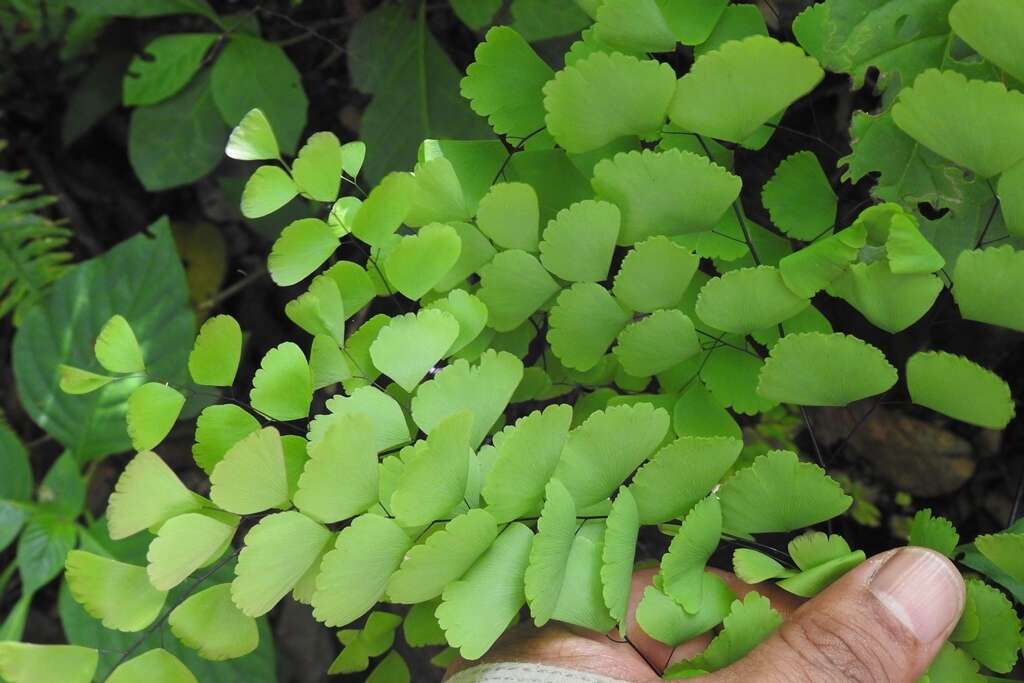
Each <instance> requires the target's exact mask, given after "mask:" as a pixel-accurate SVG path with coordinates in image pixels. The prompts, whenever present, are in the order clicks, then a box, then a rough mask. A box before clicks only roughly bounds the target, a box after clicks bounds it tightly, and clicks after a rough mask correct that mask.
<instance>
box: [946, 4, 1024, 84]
mask: <svg viewBox="0 0 1024 683" xmlns="http://www.w3.org/2000/svg"><path fill="white" fill-rule="evenodd" d="M949 24H950V26H951V27H952V28H953V30H954V31H955V32H956V34H957V35H958V36H959V37H960V38H962V39H963V40H964V42H966V43H967V44H968V45H970V46H971V47H972V48H974V50H975V51H976V52H977V53H978V54H980V55H981V56H982V57H984V58H985V59H986V60H988V61H990V62H992V63H993V64H995V65H996V66H998V67H999V68H1000V69H1002V70H1004V71H1006V72H1007V73H1008V74H1009V75H1010V76H1013V77H1014V78H1016V79H1017V80H1018V81H1024V55H1021V52H1020V45H1019V44H1018V40H1019V38H1020V36H1021V35H1022V33H1024V8H1022V7H1021V6H1020V4H1019V3H1016V2H1013V0H960V1H959V2H957V3H956V4H955V5H953V9H952V10H951V11H950V13H949Z"/></svg>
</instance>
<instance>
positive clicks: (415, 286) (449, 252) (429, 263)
mask: <svg viewBox="0 0 1024 683" xmlns="http://www.w3.org/2000/svg"><path fill="white" fill-rule="evenodd" d="M461 251H462V241H461V240H460V239H459V234H458V233H457V232H456V231H455V228H453V227H451V226H449V225H445V224H443V223H430V224H429V225H426V226H424V227H422V228H420V230H419V231H418V232H417V233H416V234H414V235H405V236H403V237H402V238H401V240H400V241H399V242H398V244H397V245H396V246H395V248H394V249H392V250H391V251H390V252H389V253H388V256H387V259H385V261H384V264H383V267H384V272H385V273H386V274H387V278H388V282H390V283H391V284H392V285H394V287H395V289H397V290H398V291H399V292H401V293H402V294H404V295H405V296H406V297H408V298H410V299H419V298H420V297H422V296H423V295H424V294H426V293H427V292H429V291H430V290H431V289H433V287H434V286H435V285H436V284H437V283H438V282H440V281H441V278H443V277H444V276H445V275H446V274H447V273H448V272H450V271H451V269H452V268H453V267H454V266H455V264H456V263H458V260H459V254H460V253H461Z"/></svg>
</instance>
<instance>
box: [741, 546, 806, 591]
mask: <svg viewBox="0 0 1024 683" xmlns="http://www.w3.org/2000/svg"><path fill="white" fill-rule="evenodd" d="M732 568H733V572H734V573H735V574H736V576H737V577H738V578H739V579H740V580H741V581H743V582H744V583H749V584H755V583H761V582H762V581H767V580H768V579H779V578H786V577H788V576H792V575H793V574H794V573H795V572H794V571H793V570H791V569H786V568H785V567H784V566H782V564H780V563H779V561H778V560H776V559H774V558H772V557H769V556H768V555H765V554H763V553H759V552H758V551H756V550H751V549H749V548H737V549H736V550H735V552H733V554H732Z"/></svg>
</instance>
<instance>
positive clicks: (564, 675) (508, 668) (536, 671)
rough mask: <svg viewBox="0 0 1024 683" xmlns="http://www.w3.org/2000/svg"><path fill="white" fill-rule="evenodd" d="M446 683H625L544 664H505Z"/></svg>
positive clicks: (482, 668) (479, 668)
mask: <svg viewBox="0 0 1024 683" xmlns="http://www.w3.org/2000/svg"><path fill="white" fill-rule="evenodd" d="M445 683H624V682H623V681H621V680H619V679H617V678H608V677H606V676H598V675H597V674H592V673H587V672H585V671H576V670H574V669H563V668H560V667H554V666H545V665H543V664H523V663H519V662H504V663H500V664H483V665H481V666H474V667H473V668H472V669H466V670H465V671H460V672H459V673H457V674H455V675H454V676H452V677H451V678H449V679H448V680H447V681H446V682H445Z"/></svg>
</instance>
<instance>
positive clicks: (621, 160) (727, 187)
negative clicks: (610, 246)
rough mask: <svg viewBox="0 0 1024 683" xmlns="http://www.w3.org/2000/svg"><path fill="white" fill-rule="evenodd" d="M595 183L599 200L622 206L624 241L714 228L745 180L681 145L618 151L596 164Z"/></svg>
mask: <svg viewBox="0 0 1024 683" xmlns="http://www.w3.org/2000/svg"><path fill="white" fill-rule="evenodd" d="M591 182H592V184H593V187H594V191H595V192H596V193H597V197H598V199H603V200H605V201H609V202H611V203H612V204H615V205H616V206H618V207H619V209H620V210H621V211H622V229H621V231H620V232H619V244H620V245H623V246H629V245H632V244H635V243H636V242H640V241H642V240H645V239H647V238H648V237H651V236H654V235H680V234H686V233H692V232H702V231H705V230H710V229H711V228H713V227H714V226H715V224H716V223H717V222H718V219H719V218H721V216H722V214H724V213H725V212H726V210H728V209H729V205H730V204H732V203H733V201H735V200H736V198H737V197H739V192H740V186H741V184H742V183H741V182H740V179H739V178H738V177H737V176H734V175H732V174H731V173H729V172H728V171H726V170H725V169H724V168H722V167H721V166H718V165H717V164H713V163H712V162H711V161H709V160H708V159H707V158H706V157H701V156H698V155H696V154H691V153H689V152H680V151H679V150H676V149H669V150H666V151H664V152H652V151H650V150H644V151H643V152H628V153H623V154H617V155H615V157H614V158H612V159H605V160H603V161H601V162H599V163H598V164H597V166H595V167H594V177H593V180H592V181H591ZM679 188H686V191H685V193H684V194H682V195H681V194H680V192H679Z"/></svg>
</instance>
